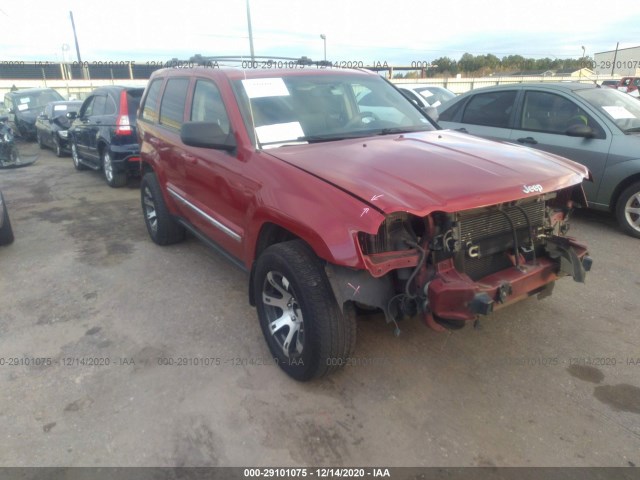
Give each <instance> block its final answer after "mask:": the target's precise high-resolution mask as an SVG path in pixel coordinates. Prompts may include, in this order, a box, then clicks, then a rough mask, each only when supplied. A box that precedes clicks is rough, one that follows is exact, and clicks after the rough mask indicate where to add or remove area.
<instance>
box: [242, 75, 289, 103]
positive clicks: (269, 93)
mask: <svg viewBox="0 0 640 480" xmlns="http://www.w3.org/2000/svg"><path fill="white" fill-rule="evenodd" d="M242 85H243V86H244V89H245V91H246V92H247V97H249V98H262V97H286V96H288V95H289V90H287V86H286V85H285V84H284V80H282V78H250V79H246V80H242Z"/></svg>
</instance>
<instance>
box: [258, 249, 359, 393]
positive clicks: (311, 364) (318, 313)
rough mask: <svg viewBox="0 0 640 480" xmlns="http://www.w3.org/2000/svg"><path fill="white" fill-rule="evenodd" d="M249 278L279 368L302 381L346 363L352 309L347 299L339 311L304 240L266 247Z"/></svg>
mask: <svg viewBox="0 0 640 480" xmlns="http://www.w3.org/2000/svg"><path fill="white" fill-rule="evenodd" d="M253 282H254V283H253V292H254V301H255V304H256V306H257V309H258V318H259V320H260V326H261V328H262V333H263V334H264V337H265V340H266V341H267V345H268V346H269V350H270V351H271V354H272V355H273V357H274V360H275V361H276V362H277V363H278V365H279V366H280V368H282V370H284V371H285V372H286V373H287V374H288V375H289V376H291V377H292V378H294V379H296V380H300V381H306V380H311V379H312V378H316V377H321V376H323V375H326V374H328V373H331V372H333V371H335V370H337V369H339V368H340V367H342V366H344V365H345V364H346V362H347V359H348V358H349V356H350V355H351V354H352V352H353V350H354V348H355V340H356V317H355V309H354V307H353V305H352V304H351V303H348V304H345V308H344V312H341V311H340V308H339V306H338V304H337V302H336V299H335V297H334V295H333V291H332V290H331V286H330V284H329V281H328V279H327V276H326V274H325V271H324V268H323V266H322V263H321V261H320V260H319V259H318V257H316V255H315V254H314V253H313V251H312V250H311V249H310V248H309V247H308V246H307V245H306V244H305V243H304V242H302V241H300V240H293V241H289V242H284V243H278V244H275V245H272V246H271V247H269V248H267V249H266V250H265V251H264V252H263V253H262V255H260V257H259V258H258V260H257V263H256V269H255V275H254V278H253Z"/></svg>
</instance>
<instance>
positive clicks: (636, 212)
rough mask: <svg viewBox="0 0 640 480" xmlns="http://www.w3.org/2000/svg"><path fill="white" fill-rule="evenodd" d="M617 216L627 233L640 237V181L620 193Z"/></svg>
mask: <svg viewBox="0 0 640 480" xmlns="http://www.w3.org/2000/svg"><path fill="white" fill-rule="evenodd" d="M616 217H617V219H618V223H619V224H620V227H622V230H624V232H625V233H627V234H628V235H631V236H632V237H637V238H640V182H636V183H633V184H631V185H629V186H628V187H627V188H625V189H624V191H623V192H622V193H621V194H620V197H618V202H617V204H616Z"/></svg>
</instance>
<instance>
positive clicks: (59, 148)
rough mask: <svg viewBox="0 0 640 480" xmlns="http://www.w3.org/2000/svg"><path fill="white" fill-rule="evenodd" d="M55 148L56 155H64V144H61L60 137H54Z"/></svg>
mask: <svg viewBox="0 0 640 480" xmlns="http://www.w3.org/2000/svg"><path fill="white" fill-rule="evenodd" d="M53 149H54V150H55V152H56V157H58V158H60V157H62V146H61V145H60V139H59V138H57V137H54V138H53Z"/></svg>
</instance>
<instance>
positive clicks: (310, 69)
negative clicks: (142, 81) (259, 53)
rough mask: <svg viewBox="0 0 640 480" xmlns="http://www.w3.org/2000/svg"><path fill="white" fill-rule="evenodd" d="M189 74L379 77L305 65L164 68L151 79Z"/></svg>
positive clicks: (211, 76) (233, 76) (237, 77)
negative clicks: (295, 66) (247, 67)
mask: <svg viewBox="0 0 640 480" xmlns="http://www.w3.org/2000/svg"><path fill="white" fill-rule="evenodd" d="M185 71H186V72H189V73H188V74H201V75H203V76H207V77H210V78H227V79H229V80H241V79H249V78H269V77H274V76H305V75H351V76H353V75H362V76H371V75H374V76H379V75H378V74H376V73H374V72H371V71H369V70H363V69H358V70H353V69H346V68H322V67H316V66H315V65H305V66H301V67H300V68H264V69H262V68H255V69H253V68H252V69H242V68H227V67H223V68H218V67H213V68H212V67H203V66H197V67H188V68H163V69H160V70H156V71H155V72H153V74H152V76H151V78H155V77H158V76H166V75H169V76H174V75H175V76H184V75H185Z"/></svg>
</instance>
